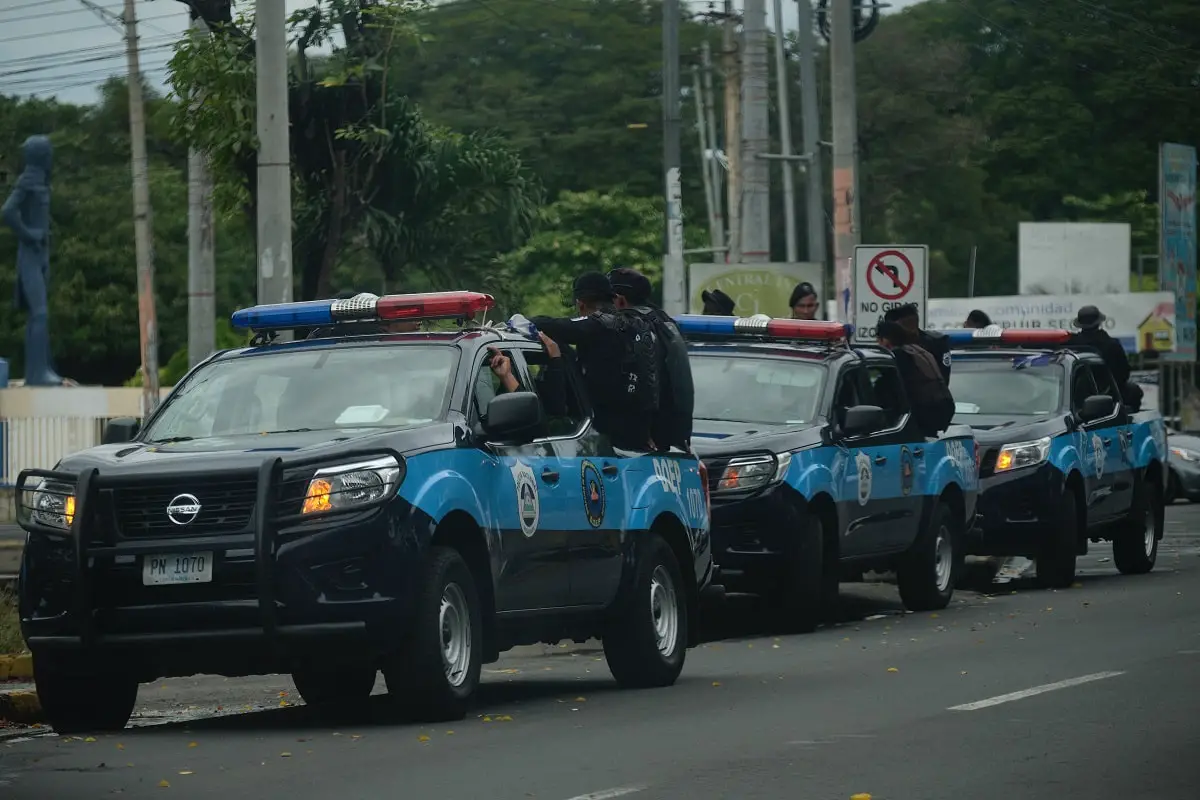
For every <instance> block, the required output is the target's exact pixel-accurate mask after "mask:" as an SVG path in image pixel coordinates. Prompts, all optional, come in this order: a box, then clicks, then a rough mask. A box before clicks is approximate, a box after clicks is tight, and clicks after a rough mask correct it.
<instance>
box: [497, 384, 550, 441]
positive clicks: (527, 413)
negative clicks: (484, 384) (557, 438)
mask: <svg viewBox="0 0 1200 800" xmlns="http://www.w3.org/2000/svg"><path fill="white" fill-rule="evenodd" d="M544 427H545V418H544V415H543V413H542V401H541V400H539V399H538V396H537V394H536V393H535V392H509V393H508V394H501V395H497V396H496V397H493V398H492V399H491V402H489V403H488V406H487V416H486V417H485V418H484V421H483V430H484V432H485V433H486V434H487V436H488V438H489V439H491V440H493V441H496V442H506V443H507V442H513V443H517V444H525V443H526V442H531V441H533V440H534V439H536V438H538V436H539V435H540V434H541V431H542V429H543V428H544Z"/></svg>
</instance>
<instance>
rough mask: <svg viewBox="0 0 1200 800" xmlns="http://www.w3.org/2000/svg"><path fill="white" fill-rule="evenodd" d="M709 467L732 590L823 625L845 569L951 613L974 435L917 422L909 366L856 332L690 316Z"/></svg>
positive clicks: (699, 427) (683, 326) (683, 321)
mask: <svg viewBox="0 0 1200 800" xmlns="http://www.w3.org/2000/svg"><path fill="white" fill-rule="evenodd" d="M678 324H679V327H680V330H681V332H682V333H683V334H684V336H685V337H686V338H687V339H688V340H689V352H690V357H691V364H692V375H693V377H694V380H695V385H696V410H695V434H694V435H693V447H694V449H695V450H696V452H697V454H699V455H700V456H701V458H703V460H704V463H705V464H706V466H707V467H708V477H709V484H710V489H711V493H712V539H713V552H714V558H715V559H716V562H717V569H718V577H717V578H716V579H715V581H716V582H717V583H720V584H722V585H724V587H725V589H726V590H727V591H738V592H749V593H754V594H765V595H767V596H769V597H771V598H773V601H774V602H773V603H772V606H773V607H774V608H775V609H777V610H778V611H779V612H780V616H781V619H780V622H781V623H782V624H783V625H784V626H786V627H787V628H789V629H790V630H793V631H809V630H812V629H813V628H815V627H816V626H817V625H818V624H819V622H820V620H821V618H822V615H823V614H824V613H825V612H826V611H827V609H828V606H829V605H830V604H831V603H833V602H834V601H835V600H836V597H837V591H838V582H839V580H841V579H842V578H843V577H846V578H851V577H853V576H854V575H858V576H861V575H862V573H863V572H864V571H866V570H870V569H875V570H891V569H894V570H895V571H896V573H897V579H898V582H899V588H900V596H901V598H902V599H903V601H904V604H905V605H906V606H907V607H908V608H910V609H912V610H933V609H940V608H944V607H945V606H946V605H947V604H948V603H949V602H950V599H951V597H952V596H953V593H954V585H955V580H956V579H957V577H958V576H959V574H960V572H961V566H962V564H963V558H964V550H963V544H964V541H963V537H964V535H965V534H966V532H967V529H968V527H969V524H970V521H971V519H972V517H973V515H974V513H975V494H976V490H977V472H976V454H975V441H974V439H973V438H972V436H971V429H970V428H969V427H967V426H965V425H959V426H953V427H951V428H950V430H948V431H947V432H946V433H945V435H943V436H941V437H939V438H936V439H927V438H926V437H924V436H923V435H921V433H920V432H919V431H918V430H917V429H916V427H915V425H914V421H913V418H912V415H911V413H910V408H909V404H908V400H907V399H906V397H905V393H904V387H903V384H902V382H901V379H900V373H899V370H898V369H897V366H896V361H895V359H894V358H893V357H892V355H891V354H890V353H889V352H887V351H886V350H884V349H882V348H874V347H869V348H863V349H850V347H849V346H848V344H847V337H848V336H849V332H850V330H851V328H850V326H848V325H842V324H839V323H835V322H813V321H802V320H783V319H768V318H766V317H749V318H734V317H710V316H689V315H685V316H681V317H679V318H678Z"/></svg>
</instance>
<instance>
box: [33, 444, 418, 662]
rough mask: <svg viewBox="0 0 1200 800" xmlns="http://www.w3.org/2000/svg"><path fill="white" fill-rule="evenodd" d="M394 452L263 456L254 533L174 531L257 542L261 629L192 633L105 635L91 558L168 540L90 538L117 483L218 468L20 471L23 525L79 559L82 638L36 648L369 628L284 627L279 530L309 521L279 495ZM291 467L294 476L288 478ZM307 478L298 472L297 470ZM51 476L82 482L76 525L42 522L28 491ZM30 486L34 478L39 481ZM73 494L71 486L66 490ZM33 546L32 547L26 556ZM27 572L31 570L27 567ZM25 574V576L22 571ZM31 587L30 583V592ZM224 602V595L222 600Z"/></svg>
mask: <svg viewBox="0 0 1200 800" xmlns="http://www.w3.org/2000/svg"><path fill="white" fill-rule="evenodd" d="M383 455H389V456H392V457H394V458H396V459H397V461H398V462H400V463H403V462H402V461H401V457H400V455H399V454H398V453H396V452H394V451H392V450H389V449H372V450H370V451H366V452H363V451H358V452H354V453H339V454H338V455H337V456H335V457H332V458H331V457H330V456H329V455H322V456H310V457H308V458H304V459H289V460H288V461H287V463H286V464H285V463H284V461H283V459H282V458H281V457H278V456H276V457H272V458H267V459H264V460H263V461H262V463H261V464H260V465H259V467H258V470H257V477H256V479H255V480H256V486H255V488H256V491H255V501H254V509H253V514H252V531H251V532H250V533H248V534H246V533H242V534H223V533H215V534H206V535H196V536H186V537H178V538H176V537H172V539H171V545H170V546H171V547H172V548H176V549H177V550H178V551H180V552H190V551H201V550H221V549H226V550H228V549H238V548H248V547H249V548H253V551H254V575H255V590H256V592H255V593H256V599H257V605H258V620H259V626H260V627H259V628H227V629H216V630H210V629H204V630H191V631H174V632H171V633H122V634H104V635H102V634H101V633H100V632H99V631H97V628H96V619H95V615H94V613H93V603H92V586H91V580H90V579H91V570H90V568H89V564H88V561H89V559H90V558H112V557H115V556H128V555H133V556H144V555H148V554H153V553H160V552H162V550H163V541H162V540H161V539H159V538H150V539H137V540H125V541H117V540H116V537H115V531H110V530H104V529H103V528H99V530H100V531H102V532H103V533H104V540H105V543H104V544H103V545H97V544H95V543H94V542H93V541H91V540H92V539H95V538H99V537H98V536H95V535H91V536H89V533H88V532H89V531H96V530H98V523H99V521H100V520H99V517H98V508H99V503H98V499H99V495H100V492H101V491H102V490H108V489H116V488H120V487H122V486H131V485H141V486H144V485H145V484H146V483H147V482H148V480H149V481H154V482H158V481H162V480H170V481H171V482H172V483H176V482H179V483H186V481H188V480H189V479H193V480H196V479H203V478H207V479H211V478H212V477H213V472H212V470H208V471H200V470H191V471H180V472H175V471H172V472H170V473H169V474H167V475H164V474H162V473H150V474H148V473H146V472H138V473H125V472H120V473H109V474H104V473H102V471H101V470H100V469H99V468H98V467H87V468H85V469H83V470H81V471H80V472H78V473H72V472H61V471H55V470H42V469H27V470H23V471H22V472H21V473H20V474H19V475H18V476H17V483H16V492H15V497H16V500H17V521H18V524H19V525H20V526H21V528H23V529H24V530H25V531H27V532H28V533H29V534H30V535H31V539H32V537H34V536H45V537H49V538H52V539H56V540H58V541H63V540H67V539H69V540H70V542H71V544H72V549H73V554H74V559H73V563H72V565H71V574H70V577H71V578H72V580H73V587H74V589H73V596H72V602H71V603H70V617H71V618H72V621H73V622H74V623H75V626H76V629H77V631H78V634H77V635H74V636H60V635H54V636H36V635H35V636H32V637H31V638H30V640H29V642H28V644H29V645H30V647H36V646H39V645H44V646H59V647H62V646H82V647H88V646H92V645H96V644H101V643H103V644H106V645H137V644H152V643H155V642H158V641H163V640H166V639H170V640H171V641H174V642H180V641H197V642H199V641H204V640H213V639H247V640H257V641H262V640H265V641H266V642H267V643H268V644H274V643H277V642H278V641H279V640H280V639H281V638H287V639H297V638H300V639H303V638H319V637H328V636H338V635H341V636H346V635H355V634H361V633H363V632H364V631H365V630H366V621H365V620H362V621H348V622H319V623H306V624H287V625H281V624H280V621H279V603H278V602H277V600H276V592H275V580H274V571H275V570H274V568H275V556H276V543H277V538H278V533H279V531H280V530H281V529H285V528H287V527H288V526H289V525H295V524H298V523H300V522H301V521H306V517H305V516H304V515H303V514H302V513H300V502H297V510H296V513H290V514H279V513H276V511H277V509H278V498H279V496H280V489H281V488H282V486H283V485H284V483H285V482H286V483H291V482H294V481H303V482H304V483H305V484H307V482H308V480H309V479H310V477H311V474H312V473H311V472H310V471H309V470H310V469H315V468H317V467H319V466H331V465H334V464H337V463H339V462H341V463H344V462H346V461H348V460H360V459H367V458H371V457H378V456H383ZM285 470H286V473H288V474H291V475H292V476H293V477H290V478H286V479H285ZM297 472H299V473H301V476H302V477H295V475H296V473H297ZM43 480H45V481H49V482H53V483H59V484H63V485H64V486H71V487H74V497H75V511H74V517H73V518H72V520H71V522H70V528H69V530H64V529H62V528H58V527H54V526H52V525H47V524H45V523H44V522H41V521H39V520H38V519H37V518H36V517H35V516H34V514H33V512H34V511H35V510H36V509H35V508H34V507H33V505H32V504H31V503H29V502H27V501H26V498H27V497H33V496H35V493H36V492H38V491H44V490H40V489H39V488H38V483H39V482H40V481H43ZM30 484H33V485H32V486H31V485H30ZM49 494H59V492H49ZM61 494H62V495H63V496H66V492H65V491H63V492H61ZM391 497H392V496H391V495H388V496H385V497H384V498H382V499H381V500H379V501H378V502H377V503H376V504H374V505H382V504H384V503H386V502H387V501H388V500H390V499H391ZM367 508H369V506H365V505H360V506H357V507H355V508H353V509H350V510H348V511H329V512H326V513H324V514H322V515H321V516H322V519H329V518H330V517H334V516H340V515H341V514H344V513H351V512H362V511H363V510H365V509H367ZM29 551H30V548H28V547H27V548H26V556H25V557H26V558H28V557H29ZM22 571H24V570H22ZM22 577H24V576H22ZM27 590H28V589H22V591H27ZM217 602H219V601H217Z"/></svg>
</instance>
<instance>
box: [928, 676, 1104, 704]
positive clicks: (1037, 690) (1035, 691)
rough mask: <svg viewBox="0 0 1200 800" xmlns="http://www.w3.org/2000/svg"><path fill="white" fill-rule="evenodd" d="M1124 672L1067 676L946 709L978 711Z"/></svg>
mask: <svg viewBox="0 0 1200 800" xmlns="http://www.w3.org/2000/svg"><path fill="white" fill-rule="evenodd" d="M1124 674H1125V673H1124V672H1095V673H1092V674H1091V675H1081V676H1080V677H1078V678H1068V679H1067V680H1065V681H1058V682H1056V683H1047V684H1043V685H1042V686H1034V687H1033V688H1031V689H1022V690H1021V691H1019V692H1010V693H1009V694H1002V695H999V696H997V697H989V698H988V699H986V700H977V701H975V702H974V703H963V704H962V705H960V706H950V708H948V709H946V710H947V711H978V710H979V709H981V708H990V707H991V706H998V705H1000V704H1001V703H1011V702H1012V701H1014V700H1024V699H1025V698H1026V697H1033V696H1034V695H1039V694H1045V693H1046V692H1053V691H1056V690H1058V689H1068V688H1070V687H1072V686H1079V685H1080V684H1084V683H1091V682H1092V681H1101V680H1104V679H1105V678H1115V677H1117V676H1118V675H1124Z"/></svg>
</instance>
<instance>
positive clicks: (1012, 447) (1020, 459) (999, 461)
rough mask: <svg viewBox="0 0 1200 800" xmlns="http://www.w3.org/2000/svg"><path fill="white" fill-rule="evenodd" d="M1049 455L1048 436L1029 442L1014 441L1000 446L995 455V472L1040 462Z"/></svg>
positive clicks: (1009, 470)
mask: <svg viewBox="0 0 1200 800" xmlns="http://www.w3.org/2000/svg"><path fill="white" fill-rule="evenodd" d="M1049 455H1050V437H1049V436H1043V437H1042V438H1041V439H1034V440H1033V441H1031V442H1014V443H1012V444H1006V445H1004V447H1001V448H1000V455H998V456H996V468H995V469H996V472H1012V471H1013V470H1014V469H1023V468H1025V467H1033V466H1036V465H1038V464H1041V463H1042V462H1043V461H1045V460H1046V458H1047V457H1049Z"/></svg>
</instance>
